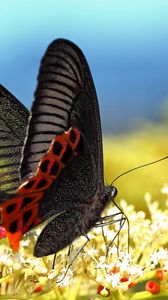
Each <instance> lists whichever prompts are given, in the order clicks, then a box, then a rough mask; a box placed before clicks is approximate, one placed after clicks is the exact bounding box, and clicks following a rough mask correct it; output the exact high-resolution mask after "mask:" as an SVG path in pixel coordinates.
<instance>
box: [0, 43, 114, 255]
mask: <svg viewBox="0 0 168 300" xmlns="http://www.w3.org/2000/svg"><path fill="white" fill-rule="evenodd" d="M8 108H10V109H8ZM0 109H1V111H0V122H1V123H0V124H1V126H0V128H1V130H0V135H1V136H0V172H1V174H2V176H0V186H1V189H0V209H1V228H2V229H4V231H5V234H6V236H7V237H8V240H9V243H10V245H11V246H12V248H13V249H14V250H16V251H17V250H18V249H19V243H20V239H21V237H22V235H23V234H24V233H26V232H27V231H29V230H30V229H31V228H33V227H35V226H36V225H38V224H39V223H42V222H43V221H45V220H49V222H48V223H47V225H46V226H45V227H44V229H43V230H42V232H41V233H40V235H39V237H38V239H37V242H36V245H35V247H34V255H35V256H37V257H42V256H46V255H50V254H54V253H56V252H58V251H59V250H62V249H63V248H65V247H66V246H68V245H69V244H71V243H72V242H73V241H74V240H75V239H76V238H77V237H79V236H81V235H85V236H86V234H87V233H88V232H89V231H90V229H91V228H93V227H94V226H105V225H106V224H109V223H110V222H112V221H111V218H112V216H106V217H101V213H102V211H103V210H104V208H105V207H106V206H107V204H108V203H109V202H110V201H114V197H115V195H116V193H117V191H116V189H115V188H114V187H113V186H109V187H107V188H106V187H105V184H104V171H103V149H102V132H101V122H100V113H99V106H98V100H97V96H96V91H95V87H94V83H93V79H92V75H91V72H90V70H89V67H88V64H87V61H86V59H85V57H84V54H83V53H82V51H81V50H80V49H79V48H78V47H77V46H76V45H75V44H74V43H72V42H70V41H68V40H65V39H57V40H55V41H53V42H52V43H51V44H50V45H49V47H48V49H47V50H46V53H45V54H44V57H43V58H42V61H41V66H40V70H39V75H38V83H37V88H36V91H35V99H34V102H33V105H32V109H31V113H30V112H29V111H28V110H27V109H26V108H25V107H24V106H23V105H22V104H21V103H20V102H19V101H18V100H17V99H16V98H15V97H14V96H12V95H11V94H10V93H9V92H8V91H7V90H6V89H5V88H3V87H2V86H1V87H0ZM1 153H2V154H1ZM50 217H52V218H51V219H50ZM2 237H3V234H2Z"/></svg>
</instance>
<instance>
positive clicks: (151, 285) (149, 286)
mask: <svg viewBox="0 0 168 300" xmlns="http://www.w3.org/2000/svg"><path fill="white" fill-rule="evenodd" d="M145 289H146V291H148V292H150V293H151V294H157V293H159V292H160V285H159V284H158V283H157V282H156V281H154V280H150V281H148V282H147V283H146V285H145Z"/></svg>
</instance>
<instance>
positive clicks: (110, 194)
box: [106, 185, 118, 201]
mask: <svg viewBox="0 0 168 300" xmlns="http://www.w3.org/2000/svg"><path fill="white" fill-rule="evenodd" d="M117 193H118V191H117V189H116V187H115V186H113V185H109V186H107V187H106V197H107V198H108V200H109V201H110V200H112V201H113V200H114V198H115V197H116V196H117Z"/></svg>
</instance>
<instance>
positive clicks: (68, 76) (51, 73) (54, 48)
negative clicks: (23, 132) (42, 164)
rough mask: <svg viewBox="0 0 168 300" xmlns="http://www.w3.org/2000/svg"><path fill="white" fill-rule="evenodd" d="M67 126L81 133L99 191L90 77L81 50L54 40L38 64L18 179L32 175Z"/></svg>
mask: <svg viewBox="0 0 168 300" xmlns="http://www.w3.org/2000/svg"><path fill="white" fill-rule="evenodd" d="M71 126H73V127H77V128H78V129H79V130H80V131H81V132H82V133H83V135H84V137H85V139H86V142H87V143H88V144H89V146H90V148H91V153H94V160H95V161H94V169H95V170H94V171H95V174H96V178H95V181H96V183H95V186H94V187H96V188H97V186H98V185H101V187H102V188H103V160H102V137H101V126H100V116H99V108H98V102H97V96H96V91H95V88H94V84H93V80H92V76H91V73H90V70H89V67H88V64H87V62H86V59H85V57H84V55H83V53H82V52H81V50H80V49H79V48H78V47H77V46H76V45H74V44H73V43H72V42H70V41H67V40H64V39H58V40H56V41H54V42H53V43H52V44H51V45H50V46H49V47H48V49H47V51H46V53H45V55H44V57H43V59H42V61H41V67H40V72H39V76H38V85H37V89H36V92H35V101H34V103H33V106H32V118H31V120H30V125H29V131H28V137H27V141H26V144H25V149H24V158H23V162H22V166H21V176H22V179H25V178H28V177H30V176H31V175H32V174H34V172H35V171H36V169H37V165H38V162H39V160H40V159H41V157H42V156H43V154H44V153H46V151H47V150H48V148H49V145H50V143H51V141H52V139H53V138H54V137H55V135H56V134H57V133H59V132H61V131H64V130H67V129H69V128H70V127H71ZM88 176H89V174H88ZM72 177H73V176H72ZM69 179H70V178H69ZM70 181H72V180H71V179H70ZM72 197H73V195H72Z"/></svg>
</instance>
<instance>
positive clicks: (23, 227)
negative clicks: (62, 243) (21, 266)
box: [0, 128, 81, 251]
mask: <svg viewBox="0 0 168 300" xmlns="http://www.w3.org/2000/svg"><path fill="white" fill-rule="evenodd" d="M80 140H81V134H80V132H79V131H78V130H77V129H76V128H70V129H69V130H68V131H67V132H63V133H62V134H60V135H57V136H56V137H55V138H54V139H53V141H52V142H51V145H50V148H49V150H48V151H47V153H46V154H45V155H44V156H43V157H42V159H41V160H40V162H39V165H38V168H37V172H36V174H35V175H34V176H33V177H31V178H30V179H29V180H27V181H26V182H23V183H22V184H21V185H20V186H19V188H18V190H17V194H16V196H15V197H13V198H11V199H9V200H6V201H3V202H1V204H0V209H1V219H2V220H1V221H2V223H1V225H2V226H0V238H2V237H4V236H5V233H6V236H7V238H8V240H9V244H10V246H11V247H12V248H13V250H14V251H18V250H19V245H20V240H21V237H22V235H23V234H24V233H26V232H27V231H29V230H30V229H31V228H33V227H34V226H36V225H38V224H39V223H41V220H40V218H39V216H38V215H39V204H40V201H41V200H42V198H43V195H44V192H45V191H46V190H47V189H48V188H50V186H51V184H52V183H53V181H54V180H56V179H57V178H58V176H59V175H60V172H61V170H62V169H63V168H64V167H65V166H66V164H67V163H68V162H69V161H71V160H72V158H73V156H76V155H78V154H79V153H78V150H77V147H78V145H79V143H80Z"/></svg>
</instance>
